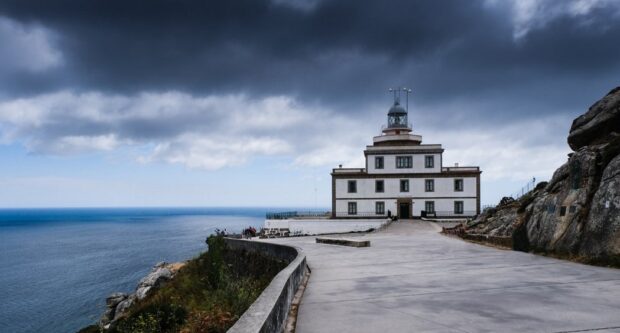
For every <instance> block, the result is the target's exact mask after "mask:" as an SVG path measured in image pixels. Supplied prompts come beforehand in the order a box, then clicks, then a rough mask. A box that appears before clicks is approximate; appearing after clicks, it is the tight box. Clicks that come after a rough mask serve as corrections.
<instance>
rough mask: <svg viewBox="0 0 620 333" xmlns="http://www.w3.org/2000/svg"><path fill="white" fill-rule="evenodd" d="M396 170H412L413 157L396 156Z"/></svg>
mask: <svg viewBox="0 0 620 333" xmlns="http://www.w3.org/2000/svg"><path fill="white" fill-rule="evenodd" d="M395 161H396V169H411V168H413V156H396V159H395Z"/></svg>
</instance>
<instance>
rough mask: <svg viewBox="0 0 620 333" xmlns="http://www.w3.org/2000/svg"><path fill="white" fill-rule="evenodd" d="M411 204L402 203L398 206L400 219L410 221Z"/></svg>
mask: <svg viewBox="0 0 620 333" xmlns="http://www.w3.org/2000/svg"><path fill="white" fill-rule="evenodd" d="M409 207H410V206H409V203H408V202H401V203H399V204H398V214H399V216H398V218H399V219H408V218H410V217H411V216H409V211H410V209H409Z"/></svg>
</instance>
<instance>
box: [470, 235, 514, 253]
mask: <svg viewBox="0 0 620 333" xmlns="http://www.w3.org/2000/svg"><path fill="white" fill-rule="evenodd" d="M460 237H461V238H463V239H467V240H472V241H476V242H481V243H488V244H492V245H497V246H501V247H506V248H509V249H512V237H502V236H489V235H481V234H462V235H460Z"/></svg>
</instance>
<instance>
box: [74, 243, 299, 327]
mask: <svg viewBox="0 0 620 333" xmlns="http://www.w3.org/2000/svg"><path fill="white" fill-rule="evenodd" d="M207 243H208V245H209V251H208V252H205V253H203V254H201V255H200V256H199V257H197V258H194V259H192V260H190V261H189V262H188V263H187V264H186V265H185V266H183V267H182V268H181V269H180V270H179V272H178V273H177V274H176V276H175V277H174V279H172V281H170V282H168V283H167V284H165V285H164V286H163V287H162V288H160V289H158V290H157V291H155V292H153V293H152V294H150V295H149V296H148V297H147V298H145V299H143V300H142V301H139V302H137V303H136V304H134V305H133V306H132V307H131V308H130V310H129V312H128V314H127V316H125V317H124V318H122V319H121V320H119V321H117V323H116V325H115V326H114V327H113V328H111V329H110V330H109V331H108V332H111V333H128V332H132V333H155V332H157V333H172V332H175V333H207V332H208V333H211V332H226V331H227V330H228V329H229V328H230V327H231V326H232V325H233V324H234V323H235V322H236V321H237V319H239V317H240V316H241V315H242V314H243V313H244V312H245V310H247V308H248V307H249V306H250V305H251V304H252V303H253V302H254V301H255V300H256V298H257V297H258V296H259V295H260V293H261V292H262V291H263V290H264V289H265V287H266V286H267V285H268V284H269V283H270V282H271V280H272V279H273V277H274V276H275V275H276V274H278V272H280V271H281V270H282V269H283V268H285V267H286V265H287V263H286V262H282V261H278V260H275V259H272V258H269V257H265V256H263V255H260V254H257V253H253V252H247V251H243V250H232V249H229V248H228V247H227V246H226V244H225V243H224V239H223V237H222V236H210V237H209V238H208V239H207ZM92 329H96V327H87V328H84V330H83V331H82V332H84V333H86V332H97V330H92Z"/></svg>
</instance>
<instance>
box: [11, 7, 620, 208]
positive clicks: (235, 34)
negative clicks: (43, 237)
mask: <svg viewBox="0 0 620 333" xmlns="http://www.w3.org/2000/svg"><path fill="white" fill-rule="evenodd" d="M0 60H1V61H0V207H101V206H113V207H117V206H269V207H309V208H314V207H319V208H323V207H325V208H328V207H329V206H330V200H331V179H330V175H329V173H330V171H331V169H332V168H334V167H337V166H338V165H339V164H342V165H343V166H345V167H358V166H359V167H362V166H363V165H364V160H363V150H364V148H365V146H366V145H369V144H371V143H372V137H373V136H375V135H379V133H380V129H381V125H383V124H385V122H386V113H387V110H388V109H389V107H390V106H391V103H392V96H391V94H390V93H389V92H388V88H390V87H400V86H404V87H409V88H411V89H412V90H413V92H412V94H411V95H410V98H409V120H410V122H412V124H413V130H414V132H415V133H416V134H420V135H422V136H423V143H440V144H443V147H444V149H445V152H444V158H443V161H444V165H445V166H451V165H454V163H459V165H462V166H463V165H477V166H480V167H481V169H482V171H483V173H482V178H481V181H482V186H481V188H482V204H484V205H488V204H494V203H497V201H499V199H500V198H501V197H502V196H506V195H510V194H512V193H514V192H517V191H519V190H520V188H521V187H522V186H523V185H525V184H526V183H527V182H528V181H530V180H531V179H532V178H534V177H535V178H536V180H537V181H540V180H548V179H550V177H551V176H552V174H553V171H554V170H555V169H556V168H557V167H559V166H560V165H561V164H563V163H564V162H565V161H566V159H567V154H568V153H569V152H570V149H569V147H568V145H567V144H566V137H567V135H568V131H569V129H570V126H571V123H572V120H573V119H574V118H575V117H577V116H578V115H580V114H582V113H584V112H585V111H586V110H587V109H588V107H589V106H590V105H592V104H593V103H594V102H595V101H597V100H598V99H599V98H601V97H602V96H604V95H605V94H606V93H607V92H608V91H609V90H611V89H612V88H614V87H616V86H618V85H619V81H620V80H619V78H620V1H615V0H575V1H568V0H566V1H565V0H546V1H533V0H501V1H500V0H472V1H459V0H443V1H435V0H432V1H410V0H399V1H392V0H387V1H363V2H362V1H350V0H343V1H332V0H288V1H287V0H240V1H161V0H149V1H132V2H128V1H114V0H111V1H83V0H79V1H78V0H60V1H54V2H51V1H23V0H16V1H11V0H2V1H0Z"/></svg>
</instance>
